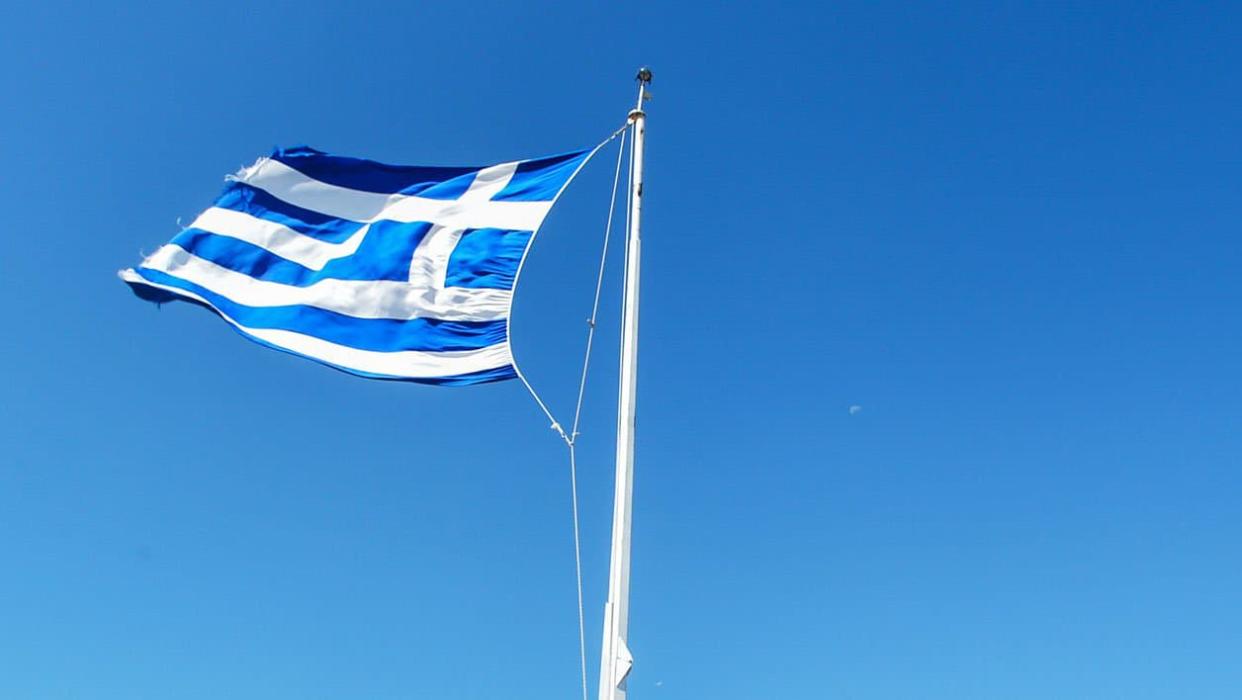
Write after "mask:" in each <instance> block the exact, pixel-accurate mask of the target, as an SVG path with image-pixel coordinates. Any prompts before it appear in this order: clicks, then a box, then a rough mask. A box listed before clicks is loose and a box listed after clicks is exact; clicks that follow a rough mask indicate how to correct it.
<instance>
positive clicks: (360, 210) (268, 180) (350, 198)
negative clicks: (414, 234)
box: [237, 158, 552, 231]
mask: <svg viewBox="0 0 1242 700" xmlns="http://www.w3.org/2000/svg"><path fill="white" fill-rule="evenodd" d="M516 167H517V166H516V164H515V163H504V164H501V165H496V166H492V167H490V168H484V169H483V170H481V171H479V175H484V173H487V176H486V179H482V180H479V182H478V184H479V185H480V190H478V191H477V193H478V195H480V197H479V198H476V197H473V196H467V195H469V194H470V191H469V190H467V192H466V193H465V194H463V195H462V197H461V198H460V199H455V200H440V199H424V198H422V197H416V196H409V195H401V194H378V193H375V192H363V191H361V190H354V189H350V188H348V187H340V186H337V185H330V184H328V183H326V182H320V181H319V180H316V179H314V178H311V177H308V176H306V175H303V174H302V173H301V172H299V171H297V170H295V169H293V168H291V167H289V166H287V165H285V164H284V163H281V162H280V161H278V160H273V159H271V158H264V159H261V160H259V162H257V163H255V164H254V165H252V166H250V167H249V168H247V169H245V170H244V171H242V172H241V174H240V175H239V177H238V178H237V179H238V180H239V181H240V182H244V183H246V184H248V185H251V186H253V187H258V188H259V189H261V190H263V191H265V192H267V193H268V194H270V195H272V196H273V197H276V198H277V199H280V200H283V201H285V202H288V203H289V204H292V205H294V206H297V207H301V208H303V209H309V210H311V211H316V212H319V213H321V214H326V215H328V216H333V217H336V218H339V219H349V220H351V221H363V222H367V221H378V220H380V219H386V220H389V221H398V222H402V223H408V222H412V221H426V222H429V223H433V224H439V225H441V226H445V227H446V228H462V229H466V228H502V229H512V230H516V231H533V230H535V229H536V228H538V227H539V224H540V223H541V222H542V221H543V219H544V217H545V216H547V213H548V211H549V210H550V209H551V208H552V202H505V201H501V202H493V201H490V199H487V198H482V197H481V195H484V194H486V197H492V196H494V195H495V194H496V193H497V192H499V191H500V190H502V189H504V186H505V185H506V184H508V180H509V178H511V177H512V175H513V172H512V169H516ZM505 168H511V170H510V171H509V172H508V173H507V174H505V172H504V169H505ZM489 171H491V172H489ZM476 180H478V176H476ZM502 181H503V184H500V185H499V187H497V186H496V184H497V183H500V182H502ZM471 188H472V189H473V188H474V183H472V184H471Z"/></svg>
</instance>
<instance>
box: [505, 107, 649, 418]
mask: <svg viewBox="0 0 1242 700" xmlns="http://www.w3.org/2000/svg"><path fill="white" fill-rule="evenodd" d="M628 128H629V122H626V123H625V124H623V125H622V126H621V127H620V128H619V129H617V130H616V131H614V132H612V134H610V135H609V136H608V138H606V139H604V140H603V141H600V142H599V145H598V146H596V147H595V148H593V149H591V152H590V153H589V154H587V157H586V158H585V159H583V161H582V163H581V164H580V165H579V166H578V169H577V170H575V171H574V174H573V175H572V176H570V178H569V181H572V180H573V179H574V177H577V175H578V173H579V172H581V171H582V169H583V168H584V167H586V164H587V163H589V162H590V161H591V159H592V158H594V157H595V154H596V153H599V150H600V149H601V148H603V147H604V146H607V145H608V144H609V143H610V142H611V141H612V140H613V139H615V138H617V137H618V136H622V137H623V138H622V140H624V134H625V131H626V129H628ZM620 150H624V148H622V149H620ZM617 167H618V168H620V166H619V165H618V166H617ZM569 181H567V182H566V183H565V184H564V185H562V186H561V191H560V192H557V194H556V197H555V198H553V200H552V202H553V204H555V203H556V200H557V199H559V198H560V196H561V192H564V191H565V189H566V188H567V187H569ZM613 201H614V202H615V201H616V186H615V184H614V186H613ZM608 220H609V222H610V225H611V221H612V210H611V208H610V209H609V211H608ZM533 242H534V241H533V237H532V243H533ZM527 252H529V248H527ZM525 262H526V254H525V253H524V254H523V255H522V263H525ZM521 268H522V265H520V264H519V266H518V275H517V276H518V277H520V276H521ZM596 286H598V285H596ZM514 287H515V288H516V287H517V279H514ZM510 304H511V305H510V308H509V312H510V313H509V319H508V320H507V321H506V325H505V330H506V332H507V331H508V330H509V325H508V324H509V322H511V321H512V317H513V313H512V312H513V307H512V302H510ZM508 335H510V342H511V343H512V334H508ZM510 347H512V346H510ZM511 360H512V362H513V371H514V374H516V375H517V378H518V380H519V381H521V382H522V386H524V387H526V391H528V392H530V397H531V398H532V399H534V400H535V403H536V404H538V405H539V409H540V410H541V411H543V415H545V416H547V417H548V421H549V422H550V423H551V425H550V426H548V427H550V428H552V430H555V431H556V434H557V435H560V436H561V439H562V440H565V441H566V442H572V438H570V437H569V436H567V435H566V434H565V429H564V428H562V427H561V424H560V422H559V421H558V420H556V416H554V415H552V411H551V409H549V408H548V405H547V404H546V403H544V401H543V399H542V398H540V396H539V392H537V391H535V387H533V386H531V383H530V381H529V380H527V379H526V375H525V374H524V373H523V372H522V367H521V366H520V365H518V361H517V356H516V355H514V356H513V357H512V358H511Z"/></svg>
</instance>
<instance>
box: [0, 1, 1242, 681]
mask: <svg viewBox="0 0 1242 700" xmlns="http://www.w3.org/2000/svg"><path fill="white" fill-rule="evenodd" d="M1079 5H1081V6H1077V7H1076V6H1074V5H1073V4H1070V5H1064V4H1060V3H1058V4H1052V3H1030V4H1020V3H956V4H953V5H952V6H951V7H939V8H930V7H912V6H909V5H906V4H904V3H903V4H888V3H856V4H832V5H831V6H826V5H823V4H819V3H814V4H812V3H807V4H805V5H784V6H777V5H773V6H769V7H766V8H762V9H761V8H760V7H752V8H742V7H728V6H725V5H721V4H718V3H712V4H705V5H701V6H698V7H693V6H691V5H688V4H682V5H678V6H676V7H658V6H655V5H650V6H641V7H639V6H635V7H626V6H624V5H622V4H620V3H609V4H582V5H580V6H576V7H575V6H571V5H570V4H569V3H565V4H551V5H534V4H527V3H510V4H497V5H491V6H489V5H487V4H486V3H466V4H462V3H401V4H370V3H366V2H349V3H333V4H322V3H316V2H289V3H282V4H250V3H244V4H234V5H221V4H219V3H214V4H201V5H200V6H199V7H197V8H191V7H171V6H164V5H159V4H157V5H144V6H138V5H136V4H135V5H133V6H129V7H125V6H122V5H118V4H112V3H96V4H89V3H73V4H72V5H57V4H54V3H22V4H21V6H13V7H10V8H8V9H7V10H6V16H5V21H4V23H3V25H4V26H3V27H2V28H0V64H2V65H3V66H4V69H3V70H2V71H0V90H2V91H3V95H4V108H3V110H0V158H2V164H3V170H4V173H5V174H4V177H3V179H2V180H0V182H2V186H0V206H2V208H3V211H4V221H5V227H4V229H5V232H6V235H5V255H4V258H3V263H2V264H0V265H2V267H0V312H2V313H3V317H4V321H5V327H6V332H5V333H4V334H3V335H2V336H0V357H2V358H3V360H4V365H5V367H6V372H5V378H4V380H3V384H2V387H3V388H2V389H0V399H2V403H0V406H2V408H3V412H4V413H3V418H4V420H3V421H0V572H2V573H0V697H2V698H5V699H12V700H27V699H30V700H52V699H61V698H63V699H70V698H73V699H78V698H84V699H92V700H93V699H96V698H99V699H107V700H111V699H118V700H132V699H134V698H153V699H159V700H165V699H177V700H180V699H187V700H188V699H203V700H218V699H219V698H231V699H237V700H247V699H251V698H253V699H256V700H258V699H263V700H275V699H282V700H283V699H289V700H302V699H319V698H323V699H336V698H342V699H345V698H349V699H351V700H353V699H356V698H367V699H368V700H386V699H396V698H484V697H488V698H491V697H505V698H515V699H528V698H529V699H531V700H534V699H536V698H537V699H539V700H544V699H546V698H574V697H576V696H577V693H578V668H577V630H576V613H575V602H574V580H573V559H572V549H571V535H570V514H569V501H568V477H567V471H566V465H565V461H564V454H563V449H562V448H561V446H560V445H559V444H558V443H557V441H556V440H555V438H554V436H553V434H552V433H551V432H550V431H548V430H547V429H546V422H545V421H544V420H543V419H542V417H541V415H540V414H539V413H538V410H537V409H536V407H535V406H534V404H533V403H532V402H531V401H530V400H529V399H528V397H527V396H526V395H525V394H524V393H523V390H522V388H521V387H520V385H518V384H516V383H513V382H509V383H502V384H497V385H490V386H484V387H476V388H467V389H443V388H435V387H425V386H417V385H407V384H399V383H383V382H369V381H366V380H361V379H357V378H354V377H350V376H347V375H344V374H340V373H337V372H333V371H331V370H329V369H326V368H323V367H321V366H319V365H316V364H313V363H311V362H307V361H304V360H298V359H295V358H291V357H288V356H285V355H283V354H280V353H275V352H272V351H270V350H266V349H263V348H260V347H259V346H256V345H253V344H250V343H247V342H246V341H244V340H243V339H241V338H240V337H239V336H237V335H236V334H234V333H232V332H231V331H230V330H229V329H228V328H227V326H226V325H225V324H223V323H222V322H220V321H219V320H217V319H216V318H214V317H212V316H211V315H210V314H208V313H206V312H204V311H203V310H201V309H198V308H194V307H190V306H186V305H171V306H166V307H164V308H163V309H162V310H157V309H156V308H155V307H154V306H151V305H149V304H146V303H142V302H140V301H138V300H136V299H135V298H133V297H132V296H131V294H130V293H129V291H128V290H127V289H126V288H125V286H124V285H123V284H121V282H120V281H118V280H117V279H116V277H115V272H116V270H117V269H119V268H122V267H126V266H129V265H132V264H134V263H136V262H137V261H138V260H139V253H140V251H147V252H150V251H152V250H153V249H154V248H155V247H156V246H158V245H159V244H160V243H162V242H163V241H165V240H167V239H168V238H169V237H171V236H172V235H173V234H174V233H175V232H176V230H177V225H176V222H177V220H178V218H181V219H182V220H183V221H188V220H189V219H190V218H192V217H193V216H194V215H195V214H196V213H197V212H198V211H199V210H201V209H202V208H203V207H205V206H207V205H208V204H209V203H210V202H211V200H212V198H213V197H214V196H215V194H216V193H217V192H218V191H219V188H220V182H221V177H222V176H223V175H224V174H225V173H228V172H231V171H233V170H235V169H236V168H237V167H238V166H239V165H242V164H246V163H249V162H251V161H252V160H253V159H254V158H255V157H256V156H258V155H261V154H263V153H265V152H266V151H268V150H269V149H270V148H271V147H272V146H274V145H278V144H279V145H292V144H297V143H308V144H311V145H313V146H315V147H317V148H321V149H324V150H328V151H332V152H336V153H342V154H346V155H355V156H364V157H371V158H375V159H379V160H385V161H389V162H394V163H409V164H479V163H489V162H496V161H500V160H507V159H516V158H524V157H533V156H537V155H542V154H546V153H554V152H560V151H565V150H568V149H572V148H578V147H582V146H589V145H592V144H594V143H595V142H597V141H598V140H599V139H600V138H602V137H603V136H605V135H606V134H607V133H609V132H610V131H611V130H612V129H613V128H615V127H616V126H617V125H619V124H620V123H621V121H622V120H623V118H624V116H625V113H626V111H627V110H628V109H629V108H630V106H631V102H632V99H633V90H634V86H633V83H632V82H631V77H632V75H633V73H634V69H635V68H636V67H637V66H638V65H640V64H643V63H649V64H650V65H651V66H652V67H653V68H654V69H655V72H656V80H655V84H654V86H653V92H654V93H655V99H654V101H653V102H651V103H650V108H649V114H650V124H649V143H648V146H649V156H648V163H649V170H648V178H647V179H648V184H647V186H648V189H647V195H648V196H647V211H646V219H645V221H646V226H645V230H644V234H645V236H644V237H645V249H644V252H645V256H646V257H645V261H644V274H645V281H644V290H643V295H644V306H643V314H644V316H643V342H642V363H641V364H642V375H641V382H640V384H641V386H640V420H639V453H638V472H637V477H636V493H637V505H636V507H635V532H634V541H635V545H634V578H633V615H632V623H631V646H632V647H633V650H634V653H635V656H636V657H637V666H636V669H635V672H634V674H633V676H632V678H631V688H630V690H631V697H632V698H633V699H634V700H648V699H650V700H672V699H674V698H686V699H695V700H697V699H700V698H715V699H720V700H733V699H738V700H751V699H755V698H776V697H790V698H792V697H799V698H851V699H858V700H865V699H877V700H878V699H886V700H887V699H893V698H935V699H941V698H943V699H945V700H964V699H979V700H993V699H996V698H1005V699H1007V700H1010V699H1015V700H1016V699H1028V698H1029V699H1032V700H1034V699H1039V700H1044V699H1046V698H1093V699H1094V698H1118V699H1121V698H1124V699H1126V700H1133V699H1136V698H1170V699H1172V698H1178V699H1183V698H1237V697H1242V664H1239V662H1238V660H1239V659H1240V658H1242V599H1240V594H1239V591H1242V548H1239V541H1242V470H1240V469H1239V467H1240V466H1242V465H1240V461H1242V460H1240V455H1242V324H1240V320H1239V319H1240V317H1239V309H1240V308H1242V276H1240V275H1239V267H1240V265H1242V243H1240V241H1239V232H1240V230H1239V221H1242V198H1240V197H1239V192H1240V185H1242V179H1240V176H1239V169H1238V167H1239V163H1240V162H1242V140H1240V139H1239V135H1238V134H1239V132H1238V125H1239V124H1240V123H1242V98H1240V97H1239V95H1242V80H1240V78H1242V42H1239V41H1238V35H1237V28H1238V26H1239V24H1242V10H1240V9H1239V8H1238V6H1237V5H1232V6H1231V5H1230V4H1228V3H1222V4H1220V5H1219V6H1213V4H1212V3H1193V4H1192V3H1118V4H1115V5H1112V4H1108V3H1086V4H1079ZM637 9H642V10H644V13H643V14H638V13H637V12H636V10H637ZM609 155H610V154H609ZM610 177H611V165H610V163H609V162H608V158H607V157H605V158H602V159H601V160H598V161H596V162H595V163H594V164H593V165H592V167H591V168H590V169H589V170H588V172H587V173H586V174H585V175H584V177H583V178H582V179H580V180H579V181H578V182H576V183H575V184H574V186H573V187H572V188H571V190H570V191H569V192H568V194H567V195H566V197H565V199H564V202H563V205H562V206H561V207H559V208H558V210H556V211H554V212H553V215H552V216H551V217H550V218H549V220H548V223H547V226H546V228H545V229H544V231H543V233H542V234H541V238H540V240H539V242H538V243H537V245H536V247H535V250H534V252H533V253H532V259H531V261H530V266H529V268H528V270H527V273H526V274H525V275H524V277H523V285H522V286H521V287H520V288H519V300H518V306H517V309H516V311H515V331H514V333H515V343H516V351H517V353H518V356H519V359H520V360H522V361H523V363H524V365H525V366H526V368H527V370H528V372H529V373H530V375H531V376H532V379H533V381H534V382H535V383H536V384H538V385H539V386H540V387H542V388H543V390H544V391H545V392H546V393H547V394H548V397H549V398H550V399H551V400H552V402H553V404H554V406H555V407H556V408H557V410H558V411H560V412H561V413H564V412H566V411H568V410H569V408H570V406H571V403H572V393H573V387H574V381H575V376H574V375H575V371H576V370H575V366H576V363H577V362H578V359H579V353H580V349H581V342H582V331H583V323H582V319H583V318H585V316H586V315H587V312H588V307H589V295H590V290H591V283H592V275H593V272H592V270H591V267H592V265H593V264H594V261H595V255H596V252H595V251H596V250H597V246H598V244H599V240H600V233H601V229H602V223H603V213H604V210H605V206H606V200H607V193H608V185H609V178H610ZM613 269H614V270H615V269H616V267H615V266H614V268H613ZM609 281H610V289H611V290H612V291H613V293H612V294H611V296H610V297H609V300H608V303H607V304H606V308H605V310H604V314H605V315H604V319H605V323H604V327H603V330H602V331H601V336H600V343H601V345H600V347H601V353H600V355H599V358H598V360H599V361H598V365H597V367H598V368H599V371H598V372H597V373H596V374H595V376H594V379H593V383H592V385H591V387H590V392H589V394H588V404H587V412H588V419H587V421H586V424H585V429H584V432H585V435H584V437H583V452H582V460H583V464H582V476H581V479H582V499H583V509H584V511H583V528H584V529H583V537H584V544H585V551H584V556H585V562H584V564H585V567H586V586H587V589H586V593H587V610H588V618H587V621H588V628H587V632H588V641H589V643H590V647H591V650H592V654H594V653H595V650H596V649H597V648H598V641H599V619H600V608H601V605H602V600H603V596H604V585H605V569H606V562H607V536H608V520H609V510H608V509H609V503H610V499H611V464H610V454H611V439H612V420H613V410H614V404H613V401H614V398H613V397H614V392H615V388H614V383H615V379H616V371H615V363H616V353H615V343H616V326H617V321H618V319H617V308H616V307H617V303H616V296H617V295H616V290H617V289H618V285H617V280H616V278H615V276H612V277H610V280H609ZM851 406H858V407H861V409H860V410H855V411H853V412H851V410H850V409H851ZM591 673H592V677H593V676H594V674H595V663H594V661H592V665H591ZM592 687H594V681H592Z"/></svg>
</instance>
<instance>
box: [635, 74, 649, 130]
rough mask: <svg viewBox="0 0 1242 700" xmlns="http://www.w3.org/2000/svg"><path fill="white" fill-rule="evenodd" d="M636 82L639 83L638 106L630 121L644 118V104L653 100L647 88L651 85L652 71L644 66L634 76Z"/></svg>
mask: <svg viewBox="0 0 1242 700" xmlns="http://www.w3.org/2000/svg"><path fill="white" fill-rule="evenodd" d="M634 80H636V81H638V106H637V107H635V108H634V109H633V110H632V111H631V112H630V121H634V118H635V117H638V116H642V114H643V102H645V101H647V100H650V99H651V93H650V92H649V91H648V90H647V87H648V86H649V85H651V69H650V68H648V67H647V66H643V67H642V68H639V69H638V75H635V76H634Z"/></svg>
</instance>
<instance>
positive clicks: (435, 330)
mask: <svg viewBox="0 0 1242 700" xmlns="http://www.w3.org/2000/svg"><path fill="white" fill-rule="evenodd" d="M136 272H137V273H138V274H139V275H140V276H141V277H143V278H144V279H147V280H150V281H151V282H153V283H155V284H160V285H163V286H166V287H176V288H178V289H184V290H186V291H188V292H192V293H193V294H195V295H197V296H199V297H202V298H203V299H204V300H206V302H207V304H209V305H210V307H211V308H213V309H214V310H216V311H218V312H220V313H222V314H223V315H225V316H228V317H229V318H231V319H233V320H234V321H236V322H237V323H238V324H240V325H242V326H245V327H247V328H255V329H260V328H272V329H278V330H286V331H293V332H294V333H301V334H302V335H309V336H314V337H316V338H321V339H323V340H326V341H328V342H331V343H335V344H337V345H344V346H347V347H351V348H357V349H359V350H371V351H375V352H397V351H401V350H420V351H425V352H442V351H450V350H481V349H483V348H486V347H490V346H492V345H496V344H498V343H503V342H505V340H506V338H507V337H508V336H507V332H506V329H505V324H506V322H505V321H504V320H503V319H502V320H499V321H443V320H440V319H432V318H416V319H411V320H408V321H403V320H397V319H386V318H355V317H353V316H346V315H344V314H339V313H336V312H333V311H327V310H324V309H319V308H316V307H314V306H267V307H253V306H243V305H241V304H237V303H234V302H232V301H230V300H228V299H227V298H225V297H222V296H220V295H219V294H216V293H214V292H212V291H210V290H208V289H205V288H203V287H201V286H199V285H197V284H194V283H193V282H187V281H186V280H183V279H181V278H180V277H175V276H173V275H169V274H166V273H163V272H159V271H158V270H150V269H147V268H142V267H140V268H137V270H136ZM130 287H131V288H133V290H134V292H135V293H136V294H138V296H139V297H142V298H144V299H147V300H149V301H155V302H157V303H164V302H167V301H190V302H196V303H199V304H200V305H202V303H201V302H198V300H197V299H192V298H190V297H182V296H179V295H177V294H175V293H173V292H170V291H168V290H163V289H158V288H155V287H147V286H145V285H144V286H139V285H135V284H130Z"/></svg>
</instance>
